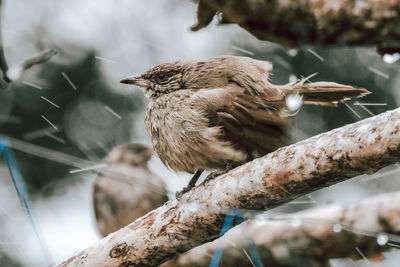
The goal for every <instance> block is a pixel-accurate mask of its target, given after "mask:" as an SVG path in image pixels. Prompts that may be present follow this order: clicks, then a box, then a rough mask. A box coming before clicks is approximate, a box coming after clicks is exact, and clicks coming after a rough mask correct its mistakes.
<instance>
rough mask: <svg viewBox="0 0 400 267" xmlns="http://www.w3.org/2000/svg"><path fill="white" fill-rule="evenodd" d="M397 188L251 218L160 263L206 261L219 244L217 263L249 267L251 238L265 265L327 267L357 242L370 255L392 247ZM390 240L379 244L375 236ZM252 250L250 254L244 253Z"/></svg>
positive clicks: (399, 215)
mask: <svg viewBox="0 0 400 267" xmlns="http://www.w3.org/2000/svg"><path fill="white" fill-rule="evenodd" d="M399 203H400V192H397V193H392V194H384V195H381V196H378V197H374V198H370V199H367V200H363V201H361V202H359V203H354V204H347V205H329V206H325V207H318V208H315V209H310V210H307V211H305V212H298V213H295V214H291V215H287V216H285V217H281V218H279V219H272V220H268V219H265V220H262V219H261V218H260V219H257V220H250V221H248V222H247V223H246V224H242V225H239V226H237V227H235V228H234V229H232V230H230V231H229V232H228V233H226V234H225V235H224V236H223V237H222V238H220V239H217V240H215V241H213V242H210V243H207V244H204V245H202V246H199V247H196V248H194V249H192V250H190V251H188V252H186V253H184V254H182V255H180V256H179V257H178V258H177V259H175V260H171V261H168V262H166V263H164V264H163V265H161V266H162V267H170V266H171V267H172V266H176V267H186V266H187V267H193V266H197V267H200V266H209V265H210V262H211V257H212V256H213V254H214V253H215V251H216V250H217V249H220V248H221V247H223V248H224V251H223V257H222V259H221V263H222V265H221V266H249V267H251V266H253V265H252V264H251V262H250V260H249V259H248V258H247V256H246V254H245V253H244V251H243V250H246V251H248V242H247V240H246V238H247V236H249V237H251V238H252V240H253V241H254V244H255V245H256V247H257V250H258V251H259V255H260V257H261V260H262V262H263V264H264V265H265V266H298V263H299V262H302V263H303V264H305V263H308V265H307V264H306V265H307V266H329V265H327V264H328V263H327V261H328V260H329V259H334V258H344V257H350V258H353V259H354V258H360V255H359V254H358V252H357V251H356V250H355V247H358V248H359V249H360V250H361V251H362V253H363V254H364V255H365V256H367V257H369V258H370V260H371V261H372V260H374V259H375V260H379V259H382V258H383V256H382V255H381V254H380V252H382V251H384V250H387V249H389V248H390V246H389V245H390V244H391V242H393V243H397V244H398V242H399V241H400V237H397V240H391V238H393V237H391V236H390V234H393V235H398V234H400V205H399ZM378 237H380V238H381V239H382V240H384V239H385V238H386V237H387V238H388V242H387V243H385V244H384V242H383V241H382V240H380V242H381V244H382V245H380V244H378V242H377V238H378ZM248 254H250V253H248Z"/></svg>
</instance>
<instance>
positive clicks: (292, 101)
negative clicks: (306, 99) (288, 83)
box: [286, 94, 303, 111]
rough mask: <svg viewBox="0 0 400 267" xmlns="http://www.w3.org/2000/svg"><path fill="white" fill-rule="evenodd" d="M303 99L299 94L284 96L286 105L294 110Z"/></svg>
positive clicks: (299, 105)
mask: <svg viewBox="0 0 400 267" xmlns="http://www.w3.org/2000/svg"><path fill="white" fill-rule="evenodd" d="M302 103H303V100H302V99H301V96H300V95H299V94H292V95H288V96H286V106H287V107H288V109H289V110H290V111H296V110H298V109H299V108H300V107H301V104H302Z"/></svg>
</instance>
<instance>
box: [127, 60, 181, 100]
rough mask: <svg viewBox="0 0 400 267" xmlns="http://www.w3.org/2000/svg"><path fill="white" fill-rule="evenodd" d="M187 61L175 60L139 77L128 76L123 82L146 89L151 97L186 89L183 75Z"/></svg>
mask: <svg viewBox="0 0 400 267" xmlns="http://www.w3.org/2000/svg"><path fill="white" fill-rule="evenodd" d="M186 65H187V63H183V62H179V61H177V62H173V63H164V64H161V65H158V66H155V67H153V68H151V69H149V70H148V71H146V72H145V73H144V74H142V75H140V76H137V77H134V76H132V77H127V78H125V79H123V80H121V83H125V84H133V85H136V86H139V87H141V88H143V89H144V90H145V92H146V93H148V95H149V96H150V98H156V97H158V96H160V95H163V94H168V93H171V92H173V91H177V90H181V89H185V85H184V81H183V76H184V73H185V70H186Z"/></svg>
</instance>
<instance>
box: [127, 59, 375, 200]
mask: <svg viewBox="0 0 400 267" xmlns="http://www.w3.org/2000/svg"><path fill="white" fill-rule="evenodd" d="M271 70H272V64H271V63H270V62H267V61H260V60H255V59H251V58H247V57H235V56H223V57H215V58H210V59H208V60H205V61H192V62H180V61H176V62H173V63H165V64H161V65H158V66H156V67H153V68H151V69H150V70H148V71H147V72H146V73H144V74H143V75H141V76H139V77H128V78H126V79H123V80H122V81H121V82H122V83H126V84H134V85H137V86H139V87H142V88H144V89H145V91H146V93H147V94H148V96H149V98H150V104H149V106H148V107H147V116H146V119H145V122H146V125H147V129H148V132H149V134H150V136H151V138H152V142H153V145H154V148H155V150H156V151H157V153H158V156H159V157H160V159H161V160H162V161H163V162H164V164H165V165H167V166H168V167H170V168H171V169H173V170H175V171H185V172H189V173H195V175H194V176H193V178H192V180H191V181H190V182H189V185H188V186H187V187H185V188H184V189H183V191H182V192H180V193H178V194H177V196H178V197H179V196H180V195H182V193H184V192H186V191H188V190H190V189H191V188H192V187H193V186H195V183H196V181H197V179H198V178H199V177H200V175H201V173H202V171H203V170H204V169H220V171H217V172H215V173H213V174H211V175H210V176H209V177H208V178H213V177H215V176H217V175H219V174H222V173H224V172H226V171H227V170H229V169H231V168H232V167H235V166H238V165H241V164H243V163H245V162H247V161H249V160H252V159H254V158H257V157H260V156H262V155H265V154H266V153H269V152H272V151H274V150H276V149H277V148H279V147H282V146H283V145H285V144H287V143H288V140H289V138H288V135H287V130H288V129H289V127H290V122H289V120H288V116H290V115H294V114H295V113H297V111H298V109H299V108H300V106H301V104H302V103H304V104H314V105H323V106H334V105H336V104H337V103H339V102H343V101H345V100H348V99H350V98H351V97H362V96H364V95H366V94H368V93H370V92H369V91H368V90H366V89H363V88H355V87H351V86H347V85H341V84H336V83H332V82H317V83H305V79H304V80H301V81H298V82H296V83H290V84H287V85H281V86H277V85H273V84H271V83H270V82H269V80H268V76H269V72H270V71H271ZM296 98H297V99H298V101H297V102H298V103H297V104H296V103H293V101H292V100H293V99H296ZM294 102H296V101H294Z"/></svg>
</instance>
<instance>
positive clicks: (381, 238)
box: [376, 234, 389, 246]
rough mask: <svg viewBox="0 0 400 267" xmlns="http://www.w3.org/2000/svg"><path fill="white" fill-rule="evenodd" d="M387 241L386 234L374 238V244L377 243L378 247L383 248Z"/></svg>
mask: <svg viewBox="0 0 400 267" xmlns="http://www.w3.org/2000/svg"><path fill="white" fill-rule="evenodd" d="M388 241H389V237H388V236H387V235H386V234H379V235H378V236H377V237H376V242H377V243H378V245H380V246H384V245H386V244H387V242H388Z"/></svg>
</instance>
